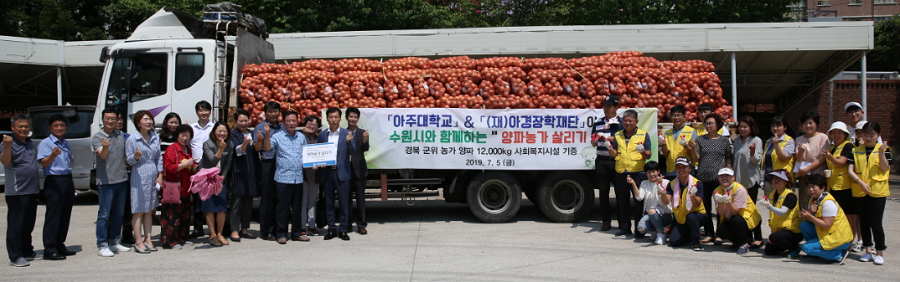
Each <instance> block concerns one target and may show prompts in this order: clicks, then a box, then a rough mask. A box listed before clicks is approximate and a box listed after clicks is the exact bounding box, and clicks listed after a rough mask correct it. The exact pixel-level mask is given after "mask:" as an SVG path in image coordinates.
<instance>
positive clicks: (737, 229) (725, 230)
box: [703, 187, 750, 246]
mask: <svg viewBox="0 0 900 282" xmlns="http://www.w3.org/2000/svg"><path fill="white" fill-rule="evenodd" d="M703 188H704V189H705V188H706V187H703ZM749 231H750V228H747V220H745V219H744V217H743V216H741V215H732V216H731V218H729V219H728V220H725V221H722V222H720V223H719V229H718V230H716V233H718V234H719V238H722V239H725V240H729V241H731V244H732V245H734V246H742V245H744V244H747V234H749Z"/></svg>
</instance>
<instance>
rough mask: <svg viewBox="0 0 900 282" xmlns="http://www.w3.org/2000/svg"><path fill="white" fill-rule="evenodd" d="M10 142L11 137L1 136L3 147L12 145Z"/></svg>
mask: <svg viewBox="0 0 900 282" xmlns="http://www.w3.org/2000/svg"><path fill="white" fill-rule="evenodd" d="M12 141H13V140H12V136H9V135H5V134H4V135H3V144H4V145H12Z"/></svg>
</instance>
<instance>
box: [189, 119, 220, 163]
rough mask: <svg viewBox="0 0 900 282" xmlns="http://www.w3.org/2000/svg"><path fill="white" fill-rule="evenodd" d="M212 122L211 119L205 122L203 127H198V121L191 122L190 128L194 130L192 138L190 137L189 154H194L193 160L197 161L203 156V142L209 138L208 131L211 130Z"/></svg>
mask: <svg viewBox="0 0 900 282" xmlns="http://www.w3.org/2000/svg"><path fill="white" fill-rule="evenodd" d="M214 124H215V123H214V122H212V121H208V122H206V126H204V127H200V123H194V124H191V129H193V130H194V138H193V139H191V155H193V156H194V161H195V162H198V163H199V162H200V159H201V158H202V157H203V142H206V140H209V133H210V132H212V128H213V125H214Z"/></svg>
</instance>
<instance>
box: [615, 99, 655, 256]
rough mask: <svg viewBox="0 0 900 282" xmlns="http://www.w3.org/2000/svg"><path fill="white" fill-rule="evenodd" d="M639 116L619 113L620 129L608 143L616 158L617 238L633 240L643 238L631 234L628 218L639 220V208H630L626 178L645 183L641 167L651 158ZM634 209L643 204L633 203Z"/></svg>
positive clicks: (629, 190) (639, 235)
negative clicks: (629, 236)
mask: <svg viewBox="0 0 900 282" xmlns="http://www.w3.org/2000/svg"><path fill="white" fill-rule="evenodd" d="M637 124H638V113H637V111H635V110H627V111H625V113H623V114H622V127H623V128H624V129H622V130H619V131H618V132H616V134H615V138H614V139H613V140H612V141H611V142H610V149H609V155H610V156H612V157H613V158H615V159H616V184H615V191H616V206H617V209H618V213H617V217H618V219H617V220H618V221H619V232H617V233H616V236H625V235H631V234H634V237H635V239H638V238H643V237H644V234H642V233H640V232H635V233H632V232H631V216H632V215H634V216H635V217H636V218H635V219H639V218H641V209H632V208H631V198H629V194H630V193H631V189H630V188H631V186H630V185H628V183H627V179H628V176H631V179H633V180H635V181H638V182H640V181H643V180H647V175H645V174H644V164H645V163H646V162H647V159H649V158H650V156H652V155H653V151H651V150H650V149H651V148H652V146H651V143H650V135H649V134H647V132H645V131H643V130H641V129H640V128H638V127H637ZM635 206H636V207H642V206H643V202H642V201H638V200H635Z"/></svg>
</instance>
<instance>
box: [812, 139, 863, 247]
mask: <svg viewBox="0 0 900 282" xmlns="http://www.w3.org/2000/svg"><path fill="white" fill-rule="evenodd" d="M828 136H829V138H831V143H832V145H831V147H830V149H829V150H827V151H823V152H822V158H823V159H825V161H826V165H827V166H828V170H826V171H825V177H827V178H828V189H827V190H828V193H831V196H832V197H834V199H835V200H837V203H838V205H841V209H842V210H844V214H845V215H847V221H848V222H850V228H851V229H853V237H854V238H856V239H855V240H853V244H851V245H850V252H860V251H862V239H861V236H860V235H859V216H857V212H856V210H857V207H856V205H854V203H853V192H852V189H850V170H849V165H848V164H849V162H848V160H850V159H853V142H852V140H850V138H849V136H850V131H849V130H848V129H847V125H846V124H844V123H843V122H840V121H838V122H835V123H833V124H831V129H829V130H828Z"/></svg>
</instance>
